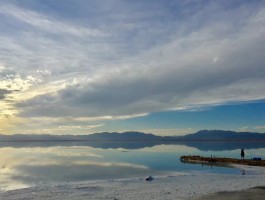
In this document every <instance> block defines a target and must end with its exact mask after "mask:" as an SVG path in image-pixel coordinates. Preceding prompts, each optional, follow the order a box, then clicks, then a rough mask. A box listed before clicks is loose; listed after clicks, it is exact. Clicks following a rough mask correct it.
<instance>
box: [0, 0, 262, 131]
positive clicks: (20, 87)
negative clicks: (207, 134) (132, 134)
mask: <svg viewBox="0 0 265 200" xmlns="http://www.w3.org/2000/svg"><path fill="white" fill-rule="evenodd" d="M0 18H1V20H0V41H1V45H0V132H1V133H2V134H12V133H38V134H42V133H49V134H85V133H93V132H99V131H127V130H138V131H145V132H153V133H156V134H161V135H178V134H185V133H190V132H194V131H196V130H200V129H224V130H228V129H229V130H237V131H239V130H249V131H258V132H265V101H264V100H265V1H263V0H251V1H248V0H233V1H231V0H146V1H142V0H133V1H132V0H56V1H54V0H23V1H21V0H0Z"/></svg>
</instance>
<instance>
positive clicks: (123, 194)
mask: <svg viewBox="0 0 265 200" xmlns="http://www.w3.org/2000/svg"><path fill="white" fill-rule="evenodd" d="M241 169H242V167H241ZM243 169H245V168H244V167H243ZM246 170H249V169H246ZM251 170H257V171H259V172H261V173H259V174H258V175H226V174H183V173H174V174H170V175H166V176H153V178H154V179H153V180H152V181H146V180H145V178H146V177H142V178H130V179H110V180H99V181H85V182H69V183H62V184H59V185H45V186H36V187H29V188H24V189H16V190H10V191H2V192H0V199H1V200H11V199H12V200H19V199H36V200H44V199H51V200H60V199H67V200H70V199H71V200H81V199H103V200H104V199H106V200H107V199H113V200H114V199H115V200H119V199H146V200H153V199H170V200H171V199H172V200H173V199H183V200H187V199H198V198H200V199H201V198H204V196H205V195H206V196H205V198H207V195H208V196H209V195H214V193H216V192H235V191H241V190H247V189H250V188H254V187H261V186H265V182H264V178H265V171H264V169H256V168H255V167H252V168H251ZM251 192H252V190H251ZM240 194H241V193H240Z"/></svg>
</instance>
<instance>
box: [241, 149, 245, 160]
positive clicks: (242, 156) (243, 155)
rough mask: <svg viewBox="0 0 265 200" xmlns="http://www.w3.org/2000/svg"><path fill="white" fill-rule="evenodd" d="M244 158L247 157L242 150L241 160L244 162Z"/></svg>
mask: <svg viewBox="0 0 265 200" xmlns="http://www.w3.org/2000/svg"><path fill="white" fill-rule="evenodd" d="M244 157H245V152H244V149H241V160H242V159H243V160H244Z"/></svg>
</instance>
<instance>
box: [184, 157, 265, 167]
mask: <svg viewBox="0 0 265 200" xmlns="http://www.w3.org/2000/svg"><path fill="white" fill-rule="evenodd" d="M180 160H181V162H183V163H190V164H204V165H209V166H219V167H229V165H230V164H239V165H251V166H262V167H265V160H249V159H243V160H241V159H235V158H225V157H223V158H221V157H212V156H211V157H203V156H181V157H180Z"/></svg>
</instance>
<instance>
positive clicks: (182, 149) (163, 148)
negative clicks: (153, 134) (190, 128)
mask: <svg viewBox="0 0 265 200" xmlns="http://www.w3.org/2000/svg"><path fill="white" fill-rule="evenodd" d="M142 150H143V151H147V152H178V153H183V154H187V153H195V152H198V149H196V148H193V147H188V146H185V145H157V146H154V147H146V148H144V149H142Z"/></svg>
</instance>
